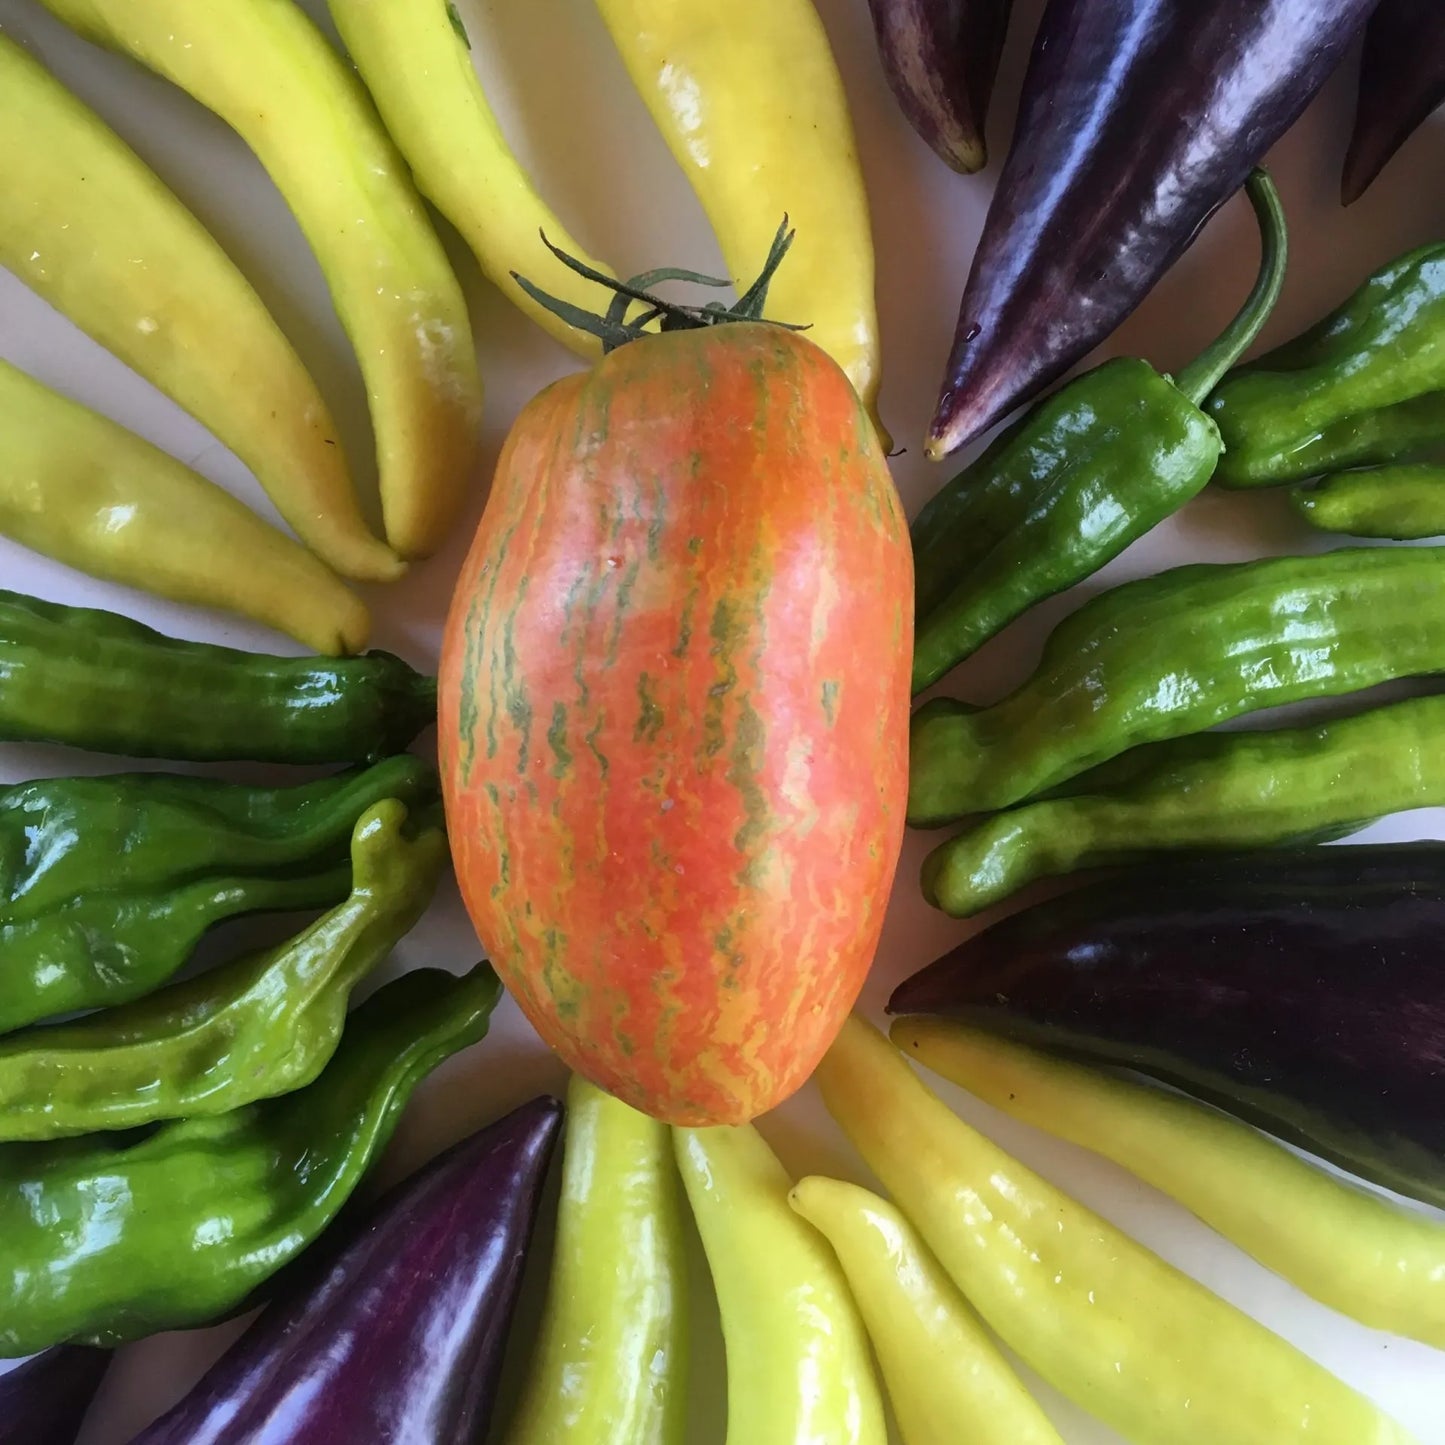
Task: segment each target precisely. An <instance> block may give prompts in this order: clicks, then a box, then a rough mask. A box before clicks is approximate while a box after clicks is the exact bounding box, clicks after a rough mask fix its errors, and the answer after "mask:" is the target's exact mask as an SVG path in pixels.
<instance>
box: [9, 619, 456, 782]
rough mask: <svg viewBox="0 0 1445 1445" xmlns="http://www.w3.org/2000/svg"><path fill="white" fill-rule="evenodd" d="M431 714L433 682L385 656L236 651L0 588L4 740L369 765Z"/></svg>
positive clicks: (197, 757)
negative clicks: (278, 654) (335, 656)
mask: <svg viewBox="0 0 1445 1445" xmlns="http://www.w3.org/2000/svg"><path fill="white" fill-rule="evenodd" d="M435 717H436V683H435V681H434V680H433V679H432V678H429V677H423V676H422V675H421V674H420V673H418V672H415V671H414V670H413V669H412V668H410V667H408V666H407V664H406V663H404V662H403V661H402V660H401V659H400V658H399V657H394V656H392V654H391V653H389V652H369V653H367V654H365V655H364V656H362V657H355V658H341V659H335V660H333V659H319V658H314V657H273V656H271V655H269V654H263V653H252V652H238V651H236V650H235V649H234V648H229V647H217V646H215V645H213V644H211V643H202V642H183V641H181V640H180V639H178V638H173V637H167V636H165V635H164V634H163V633H160V632H155V631H153V630H152V629H151V628H149V627H144V626H142V625H141V624H140V623H139V622H132V621H131V620H130V618H128V617H122V616H120V615H119V614H117V613H114V612H102V611H98V610H96V609H94V608H89V607H67V606H65V605H64V604H62V603H58V602H43V601H41V600H40V599H39V598H37V597H26V596H23V595H22V594H20V593H18V592H3V591H0V739H3V740H5V741H7V742H34V743H65V744H67V745H68V746H70V747H76V748H85V749H87V750H88V751H90V752H102V753H116V754H119V755H121V756H124V757H133V758H171V759H174V760H176V761H179V762H216V761H226V760H234V759H250V760H252V761H255V762H271V763H343V762H366V761H371V760H373V759H377V758H384V757H387V756H389V755H390V754H392V753H398V752H400V751H401V750H402V749H403V748H405V747H406V746H407V744H408V743H410V742H411V741H412V739H413V738H415V737H416V735H417V734H418V733H419V732H421V731H422V729H423V728H426V727H428V726H430V725H431V723H432V722H433V721H434V720H435Z"/></svg>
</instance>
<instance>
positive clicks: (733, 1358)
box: [673, 1124, 888, 1445]
mask: <svg viewBox="0 0 1445 1445" xmlns="http://www.w3.org/2000/svg"><path fill="white" fill-rule="evenodd" d="M673 1139H674V1143H675V1146H676V1150H677V1164H678V1168H679V1170H680V1171H681V1173H682V1182H683V1187H684V1188H685V1189H686V1190H687V1197H688V1201H689V1203H691V1205H692V1213H693V1218H694V1219H695V1220H696V1221H697V1228H698V1233H699V1234H700V1235H701V1236H702V1247H703V1250H704V1251H705V1252H706V1254H707V1262H708V1268H709V1269H710V1270H711V1272H712V1280H713V1286H714V1288H715V1289H716V1291H717V1298H718V1308H719V1310H720V1311H721V1313H722V1330H723V1342H724V1345H725V1347H726V1350H727V1378H728V1411H727V1420H728V1431H727V1445H801V1442H803V1441H813V1440H818V1441H822V1440H826V1441H827V1442H828V1445H885V1442H886V1441H887V1439H888V1432H887V1428H886V1426H885V1425H884V1423H883V1400H882V1395H881V1393H880V1391H879V1387H878V1381H877V1379H876V1377H875V1376H874V1373H873V1359H872V1355H871V1354H870V1352H869V1348H868V1335H867V1331H866V1330H865V1329H864V1327H863V1321H862V1319H861V1318H860V1317H859V1314H858V1307H857V1306H856V1305H855V1304H854V1303H853V1296H852V1295H851V1294H850V1293H849V1290H848V1281H847V1279H846V1277H845V1276H844V1274H843V1271H842V1269H841V1267H840V1266H839V1264H838V1260H837V1257H836V1256H835V1255H834V1253H833V1251H832V1249H831V1248H829V1246H828V1244H827V1243H826V1241H824V1240H823V1239H822V1238H821V1237H820V1236H819V1235H818V1233H817V1232H816V1231H815V1230H814V1229H812V1228H811V1227H810V1226H809V1225H807V1224H805V1223H804V1222H803V1220H802V1219H801V1218H799V1216H798V1215H796V1214H794V1213H793V1211H792V1210H791V1209H790V1208H789V1207H788V1191H789V1190H790V1189H791V1188H792V1180H790V1179H789V1178H788V1175H787V1171H786V1170H785V1169H784V1168H783V1166H782V1165H781V1164H780V1163H779V1162H778V1158H777V1155H775V1154H774V1153H773V1151H772V1150H771V1149H769V1148H768V1146H767V1143H766V1142H765V1141H764V1139H763V1136H762V1135H761V1134H759V1133H758V1131H757V1130H756V1129H755V1128H754V1127H753V1126H752V1125H751V1124H744V1125H742V1126H740V1127H737V1128H729V1127H726V1126H724V1127H722V1128H716V1129H675V1130H674V1131H673Z"/></svg>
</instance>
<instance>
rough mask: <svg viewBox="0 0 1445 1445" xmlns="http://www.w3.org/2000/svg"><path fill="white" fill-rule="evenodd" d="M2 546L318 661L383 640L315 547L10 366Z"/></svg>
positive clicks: (5, 377)
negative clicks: (179, 605) (261, 635)
mask: <svg viewBox="0 0 1445 1445" xmlns="http://www.w3.org/2000/svg"><path fill="white" fill-rule="evenodd" d="M0 43H3V42H0ZM0 535H3V536H6V537H10V538H13V539H14V540H15V541H17V542H19V543H21V545H22V546H26V547H29V548H31V549H32V550H34V551H36V552H42V553H44V554H45V555H46V556H47V557H54V558H55V559H56V560H57V561H59V562H64V563H66V564H67V565H68V566H71V567H75V568H77V569H78V570H79V571H81V572H86V573H88V574H89V575H90V576H92V577H101V578H103V579H104V580H106V581H107V582H122V583H125V584H126V585H127V586H131V587H139V588H141V589H143V590H144V591H146V592H153V593H154V594H155V595H156V596H158V597H169V598H171V599H172V600H173V601H176V602H190V603H194V604H196V605H198V606H201V607H218V608H220V609H222V610H223V611H226V612H237V613H240V614H241V615H242V616H243V617H251V618H254V619H255V620H256V621H257V622H263V623H265V624H266V625H267V626H268V627H274V628H276V629H277V630H278V631H280V632H284V633H286V634H287V635H288V636H290V637H294V638H295V639H296V640H297V641H298V642H301V643H304V644H305V645H306V646H308V647H313V648H315V649H316V651H317V652H325V653H332V654H345V653H353V652H359V651H360V650H361V649H362V648H363V647H365V646H366V639H367V634H368V633H369V632H370V631H371V618H370V616H369V615H368V613H367V610H366V606H365V604H364V603H363V602H362V601H361V599H360V598H359V597H357V596H356V595H355V593H353V592H351V591H349V590H348V589H347V588H346V587H344V586H343V585H342V584H341V583H340V582H339V581H338V580H337V579H336V576H335V574H334V573H332V572H331V571H329V570H328V569H327V568H326V567H325V566H324V565H323V564H322V563H321V562H319V561H318V560H317V559H316V558H315V557H313V556H312V555H311V554H310V553H309V552H307V551H306V549H305V548H304V547H302V546H300V545H299V544H298V543H296V542H293V541H292V540H291V538H289V537H287V536H286V535H285V534H284V533H282V532H278V531H277V530H276V528H274V527H272V526H269V525H268V524H267V523H265V522H263V521H262V520H261V519H260V518H259V517H258V516H257V515H256V514H255V513H254V512H253V511H251V509H250V508H249V507H246V506H244V505H242V503H240V502H238V501H237V500H236V499H235V498H234V497H233V496H232V495H231V494H230V493H229V492H227V491H225V490H224V489H223V488H221V487H218V486H216V485H215V483H213V482H210V481H207V480H206V478H205V477H202V476H198V475H197V474H196V473H195V472H193V471H191V470H190V468H189V467H185V466H182V465H181V463H180V462H178V461H175V460H174V459H173V458H171V457H168V456H167V455H166V454H165V453H164V452H162V451H158V450H157V449H156V448H155V447H153V446H151V444H150V443H149V442H147V441H144V440H142V439H141V438H140V437H138V436H136V435H135V434H134V433H133V432H128V431H126V429H125V428H124V427H120V426H117V425H116V424H115V423H114V422H113V421H109V420H107V419H106V418H105V417H103V416H101V415H100V414H99V413H97V412H93V411H89V410H87V409H86V408H85V407H83V406H80V405H78V404H77V403H75V402H73V401H69V400H67V399H66V398H65V397H63V396H61V395H60V394H59V393H58V392H54V391H51V390H50V389H49V388H48V387H45V386H42V385H41V384H40V383H39V382H38V381H32V380H31V379H30V378H29V377H28V376H26V375H25V374H24V372H21V371H17V370H16V369H15V368H14V367H13V366H11V365H9V364H8V363H7V362H4V361H0Z"/></svg>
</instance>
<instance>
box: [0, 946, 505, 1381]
mask: <svg viewBox="0 0 1445 1445" xmlns="http://www.w3.org/2000/svg"><path fill="white" fill-rule="evenodd" d="M499 994H500V986H499V985H498V983H497V980H496V976H495V975H494V974H493V973H492V971H491V969H490V968H488V967H486V966H485V965H481V966H479V967H478V968H476V969H473V970H472V972H471V973H469V974H467V975H466V976H465V977H462V978H455V977H453V976H452V975H451V974H448V973H444V972H442V971H441V970H439V969H417V970H414V971H412V972H411V973H407V974H403V975H402V977H401V978H399V979H397V980H396V982H394V983H391V984H388V985H387V986H386V987H385V988H383V989H381V990H380V991H379V992H378V993H375V994H373V995H372V997H371V998H370V999H368V1000H367V1001H366V1003H364V1004H363V1005H362V1006H361V1007H360V1008H359V1009H358V1010H357V1011H356V1013H355V1014H354V1015H353V1016H352V1018H351V1021H350V1023H349V1024H348V1026H347V1030H346V1034H345V1037H344V1038H343V1039H342V1043H341V1047H340V1048H339V1049H338V1050H337V1052H336V1057H335V1058H334V1059H333V1060H332V1061H331V1063H330V1065H329V1066H328V1067H327V1069H326V1070H325V1072H324V1073H323V1074H322V1075H321V1077H320V1078H319V1079H317V1080H316V1082H315V1083H314V1084H311V1085H309V1086H308V1087H307V1088H305V1089H301V1090H298V1091H297V1092H296V1093H294V1094H286V1095H284V1096H283V1097H281V1098H279V1099H271V1100H268V1101H267V1102H265V1103H262V1104H252V1105H250V1106H249V1107H248V1108H245V1109H237V1110H234V1111H233V1112H232V1113H229V1114H221V1115H218V1116H216V1117H214V1118H207V1119H186V1120H183V1121H181V1122H179V1123H174V1124H167V1125H164V1126H162V1127H161V1128H159V1129H157V1130H154V1131H153V1132H149V1133H147V1132H144V1131H141V1132H140V1133H139V1134H138V1135H137V1134H130V1135H123V1136H120V1137H119V1138H116V1137H114V1136H112V1137H109V1138H105V1137H101V1138H96V1137H87V1138H81V1139H64V1140H60V1141H58V1142H54V1143H48V1144H7V1145H5V1146H3V1147H0V1279H3V1280H5V1282H6V1299H5V1308H4V1310H3V1311H0V1356H10V1355H26V1354H31V1353H33V1352H35V1351H38V1350H43V1349H46V1348H48V1347H49V1346H50V1345H52V1344H56V1343H58V1342H60V1341H62V1340H76V1341H86V1342H90V1343H94V1344H102V1345H118V1344H122V1343H124V1342H125V1341H128V1340H136V1339H141V1338H143V1337H144V1336H146V1335H150V1334H154V1333H156V1332H157V1331H158V1330H169V1329H179V1328H185V1327H188V1326H192V1325H201V1324H205V1323H207V1322H209V1321H211V1320H215V1319H217V1318H219V1317H221V1316H223V1315H225V1314H228V1313H229V1312H231V1311H233V1310H235V1309H237V1308H238V1307H240V1306H241V1305H243V1304H244V1303H245V1302H246V1301H247V1299H248V1298H249V1297H250V1296H251V1295H252V1293H253V1291H255V1290H256V1289H258V1288H259V1287H260V1286H261V1285H262V1284H264V1283H265V1281H266V1280H268V1279H270V1278H271V1276H272V1275H274V1274H275V1273H276V1271H277V1270H279V1269H280V1268H281V1267H282V1266H283V1265H285V1264H287V1263H289V1262H290V1261H291V1260H292V1259H294V1258H295V1257H296V1256H297V1255H299V1254H300V1253H301V1251H302V1250H303V1249H305V1248H306V1246H307V1245H308V1244H309V1243H310V1242H311V1241H312V1240H313V1239H315V1238H316V1236H317V1235H318V1234H320V1233H321V1231H322V1230H323V1229H324V1228H325V1227H326V1225H327V1224H328V1223H330V1221H331V1220H332V1219H333V1218H334V1217H335V1215H336V1213H337V1211H338V1210H339V1209H340V1208H341V1206H342V1204H344V1203H345V1201H346V1199H347V1197H348V1196H349V1195H350V1194H351V1192H352V1191H353V1190H354V1189H355V1188H356V1185H357V1183H358V1181H359V1180H360V1179H361V1177H362V1175H363V1174H365V1173H366V1171H367V1169H368V1168H369V1167H370V1166H371V1164H372V1163H373V1161H374V1160H375V1159H376V1158H377V1156H378V1155H379V1154H380V1152H381V1150H382V1149H383V1147H385V1145H386V1143H387V1141H388V1140H389V1139H390V1137H391V1134H392V1131H393V1130H394V1129H395V1127H396V1122H397V1120H398V1118H399V1117H400V1114H401V1111H402V1109H403V1108H404V1107H405V1105H406V1102H407V1100H408V1099H409V1098H410V1096H411V1094H412V1092H413V1091H414V1090H415V1088H416V1086H417V1085H418V1084H419V1083H420V1082H421V1080H422V1079H423V1078H424V1077H425V1076H426V1075H427V1074H428V1073H429V1072H430V1071H431V1070H432V1069H433V1068H435V1067H436V1066H437V1065H438V1064H439V1063H441V1062H442V1061H443V1060H444V1059H446V1058H448V1057H450V1056H451V1055H452V1054H454V1053H456V1052H457V1051H458V1050H460V1049H464V1048H466V1047H467V1046H468V1045H469V1044H474V1043H476V1042H477V1040H478V1039H480V1038H482V1037H483V1036H484V1035H485V1033H486V1031H487V1021H488V1018H489V1016H490V1014H491V1012H492V1009H493V1008H494V1007H495V1006H496V1002H497V999H498V997H499Z"/></svg>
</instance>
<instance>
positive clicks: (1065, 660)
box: [908, 547, 1445, 826]
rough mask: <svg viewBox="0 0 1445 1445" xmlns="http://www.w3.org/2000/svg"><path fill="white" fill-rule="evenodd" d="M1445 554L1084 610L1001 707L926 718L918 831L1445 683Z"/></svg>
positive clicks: (1142, 585) (1367, 550)
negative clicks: (1391, 690) (1273, 724)
mask: <svg viewBox="0 0 1445 1445" xmlns="http://www.w3.org/2000/svg"><path fill="white" fill-rule="evenodd" d="M1442 567H1445V549H1439V548H1428V547H1403V548H1402V547H1351V548H1345V549H1342V550H1340V551H1337V552H1328V553H1326V554H1324V555H1323V556H1313V557H1276V558H1268V559H1266V560H1264V561H1259V562H1242V563H1222V564H1211V563H1202V564H1198V565H1195V566H1188V567H1175V568H1173V569H1171V570H1170V571H1167V572H1161V573H1159V574H1158V575H1157V576H1154V577H1145V578H1141V579H1140V580H1138V581H1135V582H1126V583H1125V584H1124V585H1123V586H1121V587H1115V588H1114V589H1113V590H1111V591H1109V592H1105V593H1102V594H1101V595H1100V596H1098V597H1095V598H1093V599H1092V600H1091V601H1089V602H1087V603H1085V605H1084V606H1083V607H1081V608H1080V609H1079V610H1078V611H1077V612H1075V613H1074V614H1073V615H1072V616H1070V617H1067V618H1065V619H1064V621H1063V622H1061V623H1060V624H1059V625H1058V626H1057V627H1056V628H1055V629H1054V630H1053V632H1052V633H1051V634H1050V635H1049V639H1048V642H1047V643H1046V644H1045V646H1044V653H1043V657H1042V659H1041V660H1040V662H1039V665H1038V667H1037V668H1036V669H1035V671H1034V673H1033V675H1032V676H1031V677H1030V678H1029V679H1028V680H1027V681H1026V682H1024V683H1023V684H1022V685H1021V686H1020V687H1018V688H1016V689H1015V690H1014V691H1013V692H1012V693H1010V694H1009V695H1008V696H1007V697H1006V698H1004V699H1003V700H1002V701H1000V702H997V703H995V704H994V705H993V706H992V707H988V708H982V709H980V708H975V707H971V706H969V705H968V704H965V703H959V702H956V701H954V700H952V699H948V698H939V699H935V700H934V701H932V702H929V703H926V704H925V705H924V706H923V707H921V708H920V709H919V710H918V711H917V712H916V713H915V714H914V715H913V723H912V729H911V737H910V742H911V749H912V750H911V755H910V759H909V796H908V821H909V822H910V823H912V824H914V825H916V826H931V825H934V824H939V823H947V822H950V821H952V820H954V819H956V818H961V817H963V816H964V815H966V814H968V813H976V812H983V811H986V810H990V809H994V808H1005V807H1007V806H1008V805H1009V804H1010V803H1016V802H1018V801H1019V800H1020V799H1021V798H1027V797H1029V796H1031V795H1033V794H1037V793H1040V792H1043V791H1044V790H1045V789H1048V788H1054V787H1057V786H1058V785H1059V784H1060V783H1064V782H1067V781H1068V780H1069V779H1070V778H1073V777H1075V776H1077V775H1078V774H1079V773H1082V772H1084V771H1085V769H1087V768H1090V767H1093V766H1094V765H1095V764H1097V763H1102V762H1105V761H1107V760H1108V759H1109V758H1112V757H1115V756H1116V755H1117V754H1119V753H1122V752H1124V751H1125V750H1126V749H1128V748H1132V747H1137V746H1138V745H1139V744H1140V743H1147V742H1154V741H1157V740H1160V739H1165V738H1173V737H1179V736H1181V735H1183V734H1188V733H1197V732H1201V731H1203V730H1204V729H1205V728H1210V727H1213V726H1214V725H1215V724H1216V723H1221V722H1225V721H1226V720H1228V719H1229V718H1234V717H1239V716H1240V715H1241V714H1244V713H1248V712H1253V711H1255V710H1256V709H1259V708H1267V707H1277V706H1280V705H1282V704H1284V703H1289V702H1300V701H1302V700H1304V699H1306V698H1313V697H1336V696H1339V695H1340V694H1342V693H1349V692H1356V691H1359V690H1361V689H1363V688H1368V687H1372V686H1374V685H1375V684H1376V683H1380V682H1385V681H1388V680H1389V679H1391V678H1397V677H1418V676H1423V675H1425V674H1428V673H1432V672H1439V671H1442V670H1445V634H1442V632H1441V630H1440V629H1439V628H1438V627H1437V626H1436V625H1435V612H1436V608H1437V605H1438V601H1439V596H1440V575H1441V568H1442Z"/></svg>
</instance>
